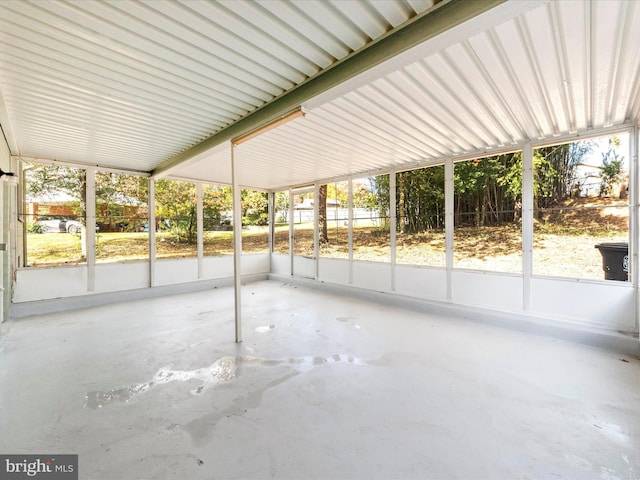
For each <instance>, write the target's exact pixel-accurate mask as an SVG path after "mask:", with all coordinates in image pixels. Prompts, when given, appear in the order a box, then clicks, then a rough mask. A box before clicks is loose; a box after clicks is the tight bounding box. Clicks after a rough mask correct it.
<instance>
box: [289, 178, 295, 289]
mask: <svg viewBox="0 0 640 480" xmlns="http://www.w3.org/2000/svg"><path fill="white" fill-rule="evenodd" d="M294 213H295V212H294V211H293V192H292V191H291V189H289V275H291V276H292V277H293V249H294V244H293V242H294V238H293V231H294V229H293V222H295V218H294V216H293V215H294Z"/></svg>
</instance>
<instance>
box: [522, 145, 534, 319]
mask: <svg viewBox="0 0 640 480" xmlns="http://www.w3.org/2000/svg"><path fill="white" fill-rule="evenodd" d="M531 275H533V147H532V146H531V143H525V145H524V147H522V309H523V310H524V311H525V312H526V311H529V310H531Z"/></svg>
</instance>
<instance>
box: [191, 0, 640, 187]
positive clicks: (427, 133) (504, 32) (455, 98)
mask: <svg viewBox="0 0 640 480" xmlns="http://www.w3.org/2000/svg"><path fill="white" fill-rule="evenodd" d="M352 7H354V6H353V5H352ZM370 7H371V5H368V6H367V8H370ZM354 8H355V7H354ZM378 14H380V15H382V16H383V17H385V18H387V17H386V16H385V15H383V14H382V13H381V11H380V10H379V11H378ZM639 22H640V7H639V6H637V5H636V4H635V3H634V2H624V1H616V0H611V1H601V2H592V3H590V2H573V1H557V2H546V3H543V4H541V5H539V6H537V8H534V9H530V10H528V11H525V12H524V13H521V14H518V15H516V16H515V17H513V18H511V19H509V20H507V21H501V22H498V23H496V24H494V25H491V24H488V25H487V26H486V28H485V30H484V31H482V32H480V33H477V34H474V35H472V36H470V37H468V38H460V39H459V40H458V41H457V42H453V43H452V44H451V45H449V46H446V47H445V48H443V49H441V50H439V51H438V52H436V53H433V54H430V55H426V56H425V57H424V58H421V59H419V60H418V61H414V62H411V63H409V64H407V65H405V66H403V67H399V68H398V69H397V70H396V71H393V72H392V73H389V74H386V75H384V76H382V77H380V76H378V77H371V78H370V79H369V81H368V82H364V83H363V85H362V86H360V87H358V88H356V89H354V90H351V91H348V92H342V93H340V94H339V95H337V96H336V97H335V98H333V99H327V100H326V101H325V102H324V103H322V104H319V105H316V106H314V108H312V109H311V111H310V112H309V114H308V115H307V117H306V118H304V119H299V120H296V121H294V122H292V123H290V124H285V125H284V126H281V127H279V128H277V129H276V130H272V131H269V132H267V133H264V134H263V135H261V136H259V137H257V138H255V139H253V140H251V141H249V142H247V143H246V144H243V145H242V146H241V147H240V148H238V156H239V157H238V158H239V159H240V165H241V172H240V176H239V178H240V182H241V183H242V184H243V185H250V186H256V187H262V188H265V189H280V188H286V187H287V186H296V185H304V184H309V183H311V182H313V181H316V180H321V181H323V180H328V179H336V178H346V177H347V176H348V175H362V174H364V173H367V172H374V171H377V170H380V169H385V168H386V169H391V168H395V169H406V168H411V167H412V166H415V165H425V164H430V163H440V162H442V161H443V159H444V158H446V157H447V156H454V157H456V156H468V155H472V154H473V155H475V154H478V155H482V154H483V153H484V152H491V151H498V150H500V149H505V148H511V147H514V146H518V145H522V144H523V143H525V142H527V141H538V140H540V139H552V138H556V137H558V136H567V135H571V134H574V133H580V134H584V133H588V132H590V131H595V130H597V129H602V128H606V127H609V126H611V125H621V124H626V123H629V122H630V121H635V122H637V121H638V118H637V115H638V114H637V112H638V109H639V108H640V105H639V104H638V102H637V101H636V96H637V95H638V92H639V87H638V81H639V78H640V56H639V55H638V54H637V45H636V42H635V41H634V40H633V38H634V37H633V35H631V32H633V31H637V29H638V28H639V27H640V24H639ZM372 25H373V24H372ZM225 162H229V153H228V152H222V153H220V154H218V156H217V159H216V163H218V164H219V163H225ZM206 164H207V160H206V156H205V157H203V159H202V160H201V163H200V164H199V165H193V164H192V165H191V166H190V167H189V168H190V169H191V170H190V172H193V173H195V171H196V170H197V169H198V168H200V167H202V168H206V167H205V165H206ZM226 181H227V182H230V177H229V178H227V179H226Z"/></svg>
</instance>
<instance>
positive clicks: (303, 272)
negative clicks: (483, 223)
mask: <svg viewBox="0 0 640 480" xmlns="http://www.w3.org/2000/svg"><path fill="white" fill-rule="evenodd" d="M293 274H294V275H295V276H296V277H304V278H316V259H315V258H310V257H300V256H294V257H293Z"/></svg>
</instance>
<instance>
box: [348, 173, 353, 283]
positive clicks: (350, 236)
mask: <svg viewBox="0 0 640 480" xmlns="http://www.w3.org/2000/svg"><path fill="white" fill-rule="evenodd" d="M347 209H348V211H349V213H348V214H349V221H348V225H349V226H348V229H349V230H348V235H347V242H348V244H349V284H352V283H353V178H351V177H349V186H348V188H347Z"/></svg>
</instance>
